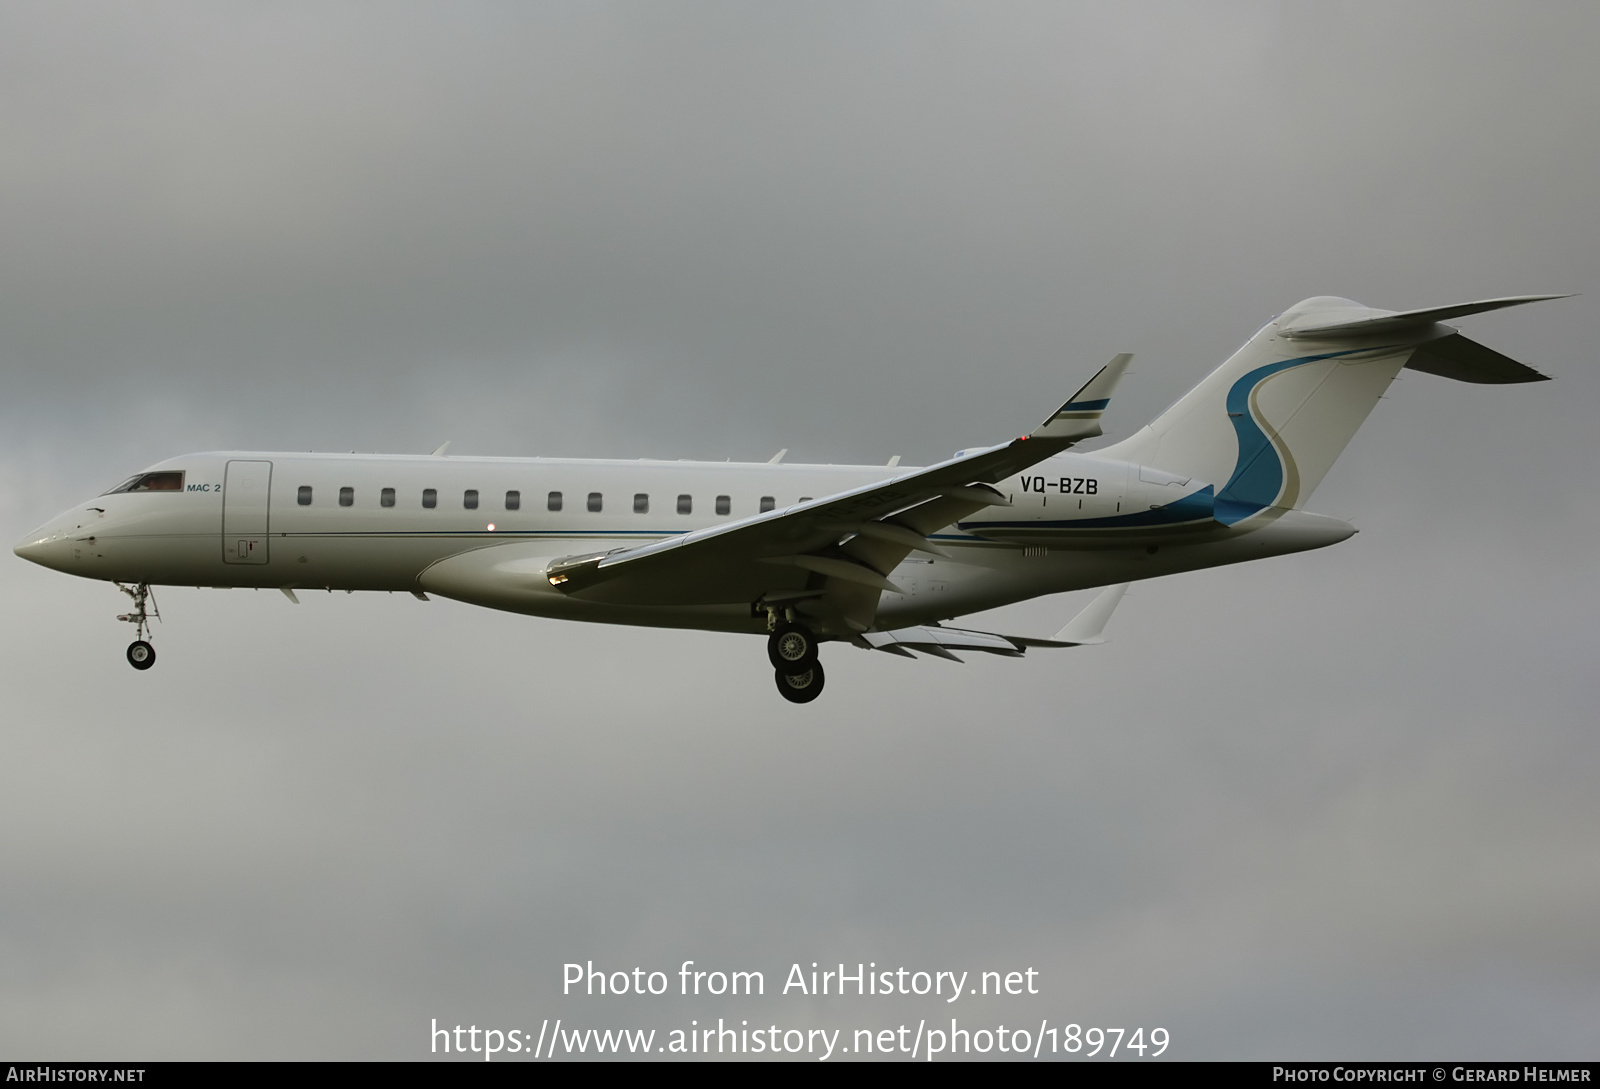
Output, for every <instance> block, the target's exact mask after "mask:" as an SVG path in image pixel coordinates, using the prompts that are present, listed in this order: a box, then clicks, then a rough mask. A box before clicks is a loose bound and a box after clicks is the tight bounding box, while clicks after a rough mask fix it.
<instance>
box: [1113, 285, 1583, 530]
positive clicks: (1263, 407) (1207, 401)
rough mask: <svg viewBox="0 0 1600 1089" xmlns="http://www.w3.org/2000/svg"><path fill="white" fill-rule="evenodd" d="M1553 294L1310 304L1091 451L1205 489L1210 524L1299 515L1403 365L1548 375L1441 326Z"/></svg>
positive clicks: (1495, 378)
mask: <svg viewBox="0 0 1600 1089" xmlns="http://www.w3.org/2000/svg"><path fill="white" fill-rule="evenodd" d="M1560 297H1562V296H1554V295H1535V296H1523V297H1519V298H1515V299H1491V300H1487V301H1485V302H1480V303H1467V304H1464V305H1461V306H1452V307H1440V308H1437V309H1432V310H1414V311H1408V312H1405V313H1394V312H1393V311H1388V310H1372V309H1369V308H1367V307H1364V306H1362V305H1361V304H1359V303H1354V302H1351V301H1350V300H1348V299H1338V298H1331V297H1321V298H1315V299H1307V300H1306V301H1304V302H1302V303H1299V304H1297V305H1296V306H1293V307H1291V308H1290V309H1289V310H1287V311H1285V312H1284V313H1283V314H1281V315H1279V317H1278V318H1277V319H1276V320H1275V321H1273V322H1270V323H1269V324H1268V325H1266V326H1265V327H1264V328H1262V329H1261V331H1260V332H1258V333H1256V335H1255V336H1253V337H1251V338H1250V340H1249V341H1248V342H1247V343H1246V344H1245V345H1244V347H1242V348H1240V349H1239V350H1238V351H1237V352H1235V353H1234V354H1233V356H1232V358H1230V359H1229V360H1228V361H1227V362H1226V363H1224V364H1222V366H1220V367H1218V368H1217V369H1216V370H1215V371H1213V372H1211V374H1210V375H1209V376H1207V377H1206V379H1205V380H1204V381H1202V382H1201V383H1200V384H1199V385H1198V386H1196V387H1195V388H1194V389H1192V390H1190V391H1189V392H1188V393H1186V394H1185V395H1184V396H1183V397H1182V398H1180V399H1179V400H1178V402H1177V403H1176V404H1174V405H1173V406H1172V407H1171V408H1169V409H1167V411H1165V412H1163V413H1162V414H1161V415H1160V416H1158V417H1156V419H1155V420H1153V421H1152V422H1151V423H1150V424H1148V425H1147V426H1146V427H1144V428H1142V429H1141V430H1139V431H1138V432H1136V433H1135V434H1134V435H1132V436H1130V437H1129V438H1127V439H1125V440H1123V441H1122V442H1119V443H1116V444H1115V445H1113V446H1109V447H1106V448H1105V449H1103V450H1099V451H1096V454H1097V455H1098V456H1101V457H1106V458H1115V459H1118V460H1121V461H1128V462H1135V463H1138V464H1141V465H1149V466H1152V467H1155V468H1159V469H1163V470H1166V471H1169V472H1174V473H1178V474H1180V475H1182V476H1187V477H1190V478H1197V479H1199V480H1201V481H1206V482H1209V483H1211V484H1212V485H1214V486H1215V487H1216V489H1217V491H1216V506H1215V517H1216V519H1217V521H1219V522H1222V523H1224V524H1226V525H1232V524H1233V523H1235V522H1239V521H1242V520H1243V519H1245V518H1249V517H1250V516H1251V515H1254V514H1257V513H1259V512H1261V511H1263V510H1265V509H1267V508H1269V507H1276V508H1283V509H1294V508H1297V507H1299V506H1301V505H1302V504H1304V502H1305V501H1306V499H1307V498H1309V497H1310V495H1311V493H1312V491H1313V490H1314V489H1315V488H1316V486H1317V485H1318V484H1320V483H1321V482H1322V478H1323V477H1324V476H1325V475H1326V474H1327V472H1328V470H1329V468H1331V467H1332V466H1333V462H1334V460H1335V459H1336V458H1337V457H1338V456H1339V455H1340V454H1341V453H1342V452H1343V451H1344V448H1345V446H1346V445H1347V444H1348V443H1349V442H1350V438H1351V436H1353V435H1354V434H1355V433H1356V429H1357V428H1359V427H1360V426H1361V421H1363V420H1365V419H1366V418H1367V414H1368V413H1369V412H1371V411H1372V407H1373V406H1374V405H1376V404H1377V403H1378V398H1379V397H1381V396H1382V395H1383V391H1384V390H1385V389H1387V388H1388V386H1389V383H1390V381H1392V380H1393V379H1394V376H1395V375H1397V374H1399V373H1400V369H1401V368H1402V367H1404V366H1407V365H1408V363H1409V364H1410V365H1411V366H1413V367H1415V368H1416V369H1418V370H1426V371H1430V372H1431V373H1434V374H1442V375H1445V376H1446V377H1450V378H1456V379H1459V380H1462V381H1468V382H1474V381H1475V382H1526V381H1538V380H1540V379H1542V378H1543V377H1544V376H1543V375H1541V374H1539V373H1538V372H1537V371H1535V370H1533V369H1532V368H1530V367H1525V366H1523V365H1522V364H1520V363H1517V362H1516V361H1514V360H1511V359H1507V358H1506V357H1505V356H1502V355H1500V354H1499V353H1498V352H1494V351H1492V350H1491V349H1488V348H1485V347H1483V346H1482V345H1480V344H1476V343H1474V342H1473V341H1470V340H1467V339H1466V338H1465V337H1463V336H1461V335H1460V334H1459V333H1457V332H1456V331H1455V330H1454V329H1452V328H1450V327H1449V326H1447V325H1441V324H1439V321H1440V319H1441V318H1444V317H1458V316H1462V315H1465V314H1472V313H1479V312H1481V311H1484V310H1494V309H1499V308H1501V307H1505V306H1516V305H1519V304H1522V303H1527V302H1537V301H1539V300H1541V299H1548V298H1560Z"/></svg>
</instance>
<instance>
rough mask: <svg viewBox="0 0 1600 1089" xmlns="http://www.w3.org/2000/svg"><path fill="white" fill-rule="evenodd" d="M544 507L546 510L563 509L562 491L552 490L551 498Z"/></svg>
mask: <svg viewBox="0 0 1600 1089" xmlns="http://www.w3.org/2000/svg"><path fill="white" fill-rule="evenodd" d="M544 509H545V510H560V509H561V493H560V492H551V493H550V498H549V499H547V500H545V504H544Z"/></svg>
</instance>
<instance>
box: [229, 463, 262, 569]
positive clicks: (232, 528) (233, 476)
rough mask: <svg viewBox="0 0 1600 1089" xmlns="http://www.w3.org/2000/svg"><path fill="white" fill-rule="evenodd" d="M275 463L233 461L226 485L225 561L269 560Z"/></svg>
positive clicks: (249, 561) (255, 561) (258, 561)
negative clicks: (269, 515) (269, 499)
mask: <svg viewBox="0 0 1600 1089" xmlns="http://www.w3.org/2000/svg"><path fill="white" fill-rule="evenodd" d="M271 484H272V462H270V461H230V462H228V470H227V474H226V476H225V477H224V480H223V487H222V562H223V563H266V562H267V493H268V489H269V487H270V486H271Z"/></svg>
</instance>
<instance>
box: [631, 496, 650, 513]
mask: <svg viewBox="0 0 1600 1089" xmlns="http://www.w3.org/2000/svg"><path fill="white" fill-rule="evenodd" d="M633 513H635V514H649V513H650V496H649V494H648V493H646V492H636V493H634V496H633Z"/></svg>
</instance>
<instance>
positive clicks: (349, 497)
mask: <svg viewBox="0 0 1600 1089" xmlns="http://www.w3.org/2000/svg"><path fill="white" fill-rule="evenodd" d="M355 502H356V490H355V489H354V488H340V489H339V505H340V506H341V507H351V506H354V505H355Z"/></svg>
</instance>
